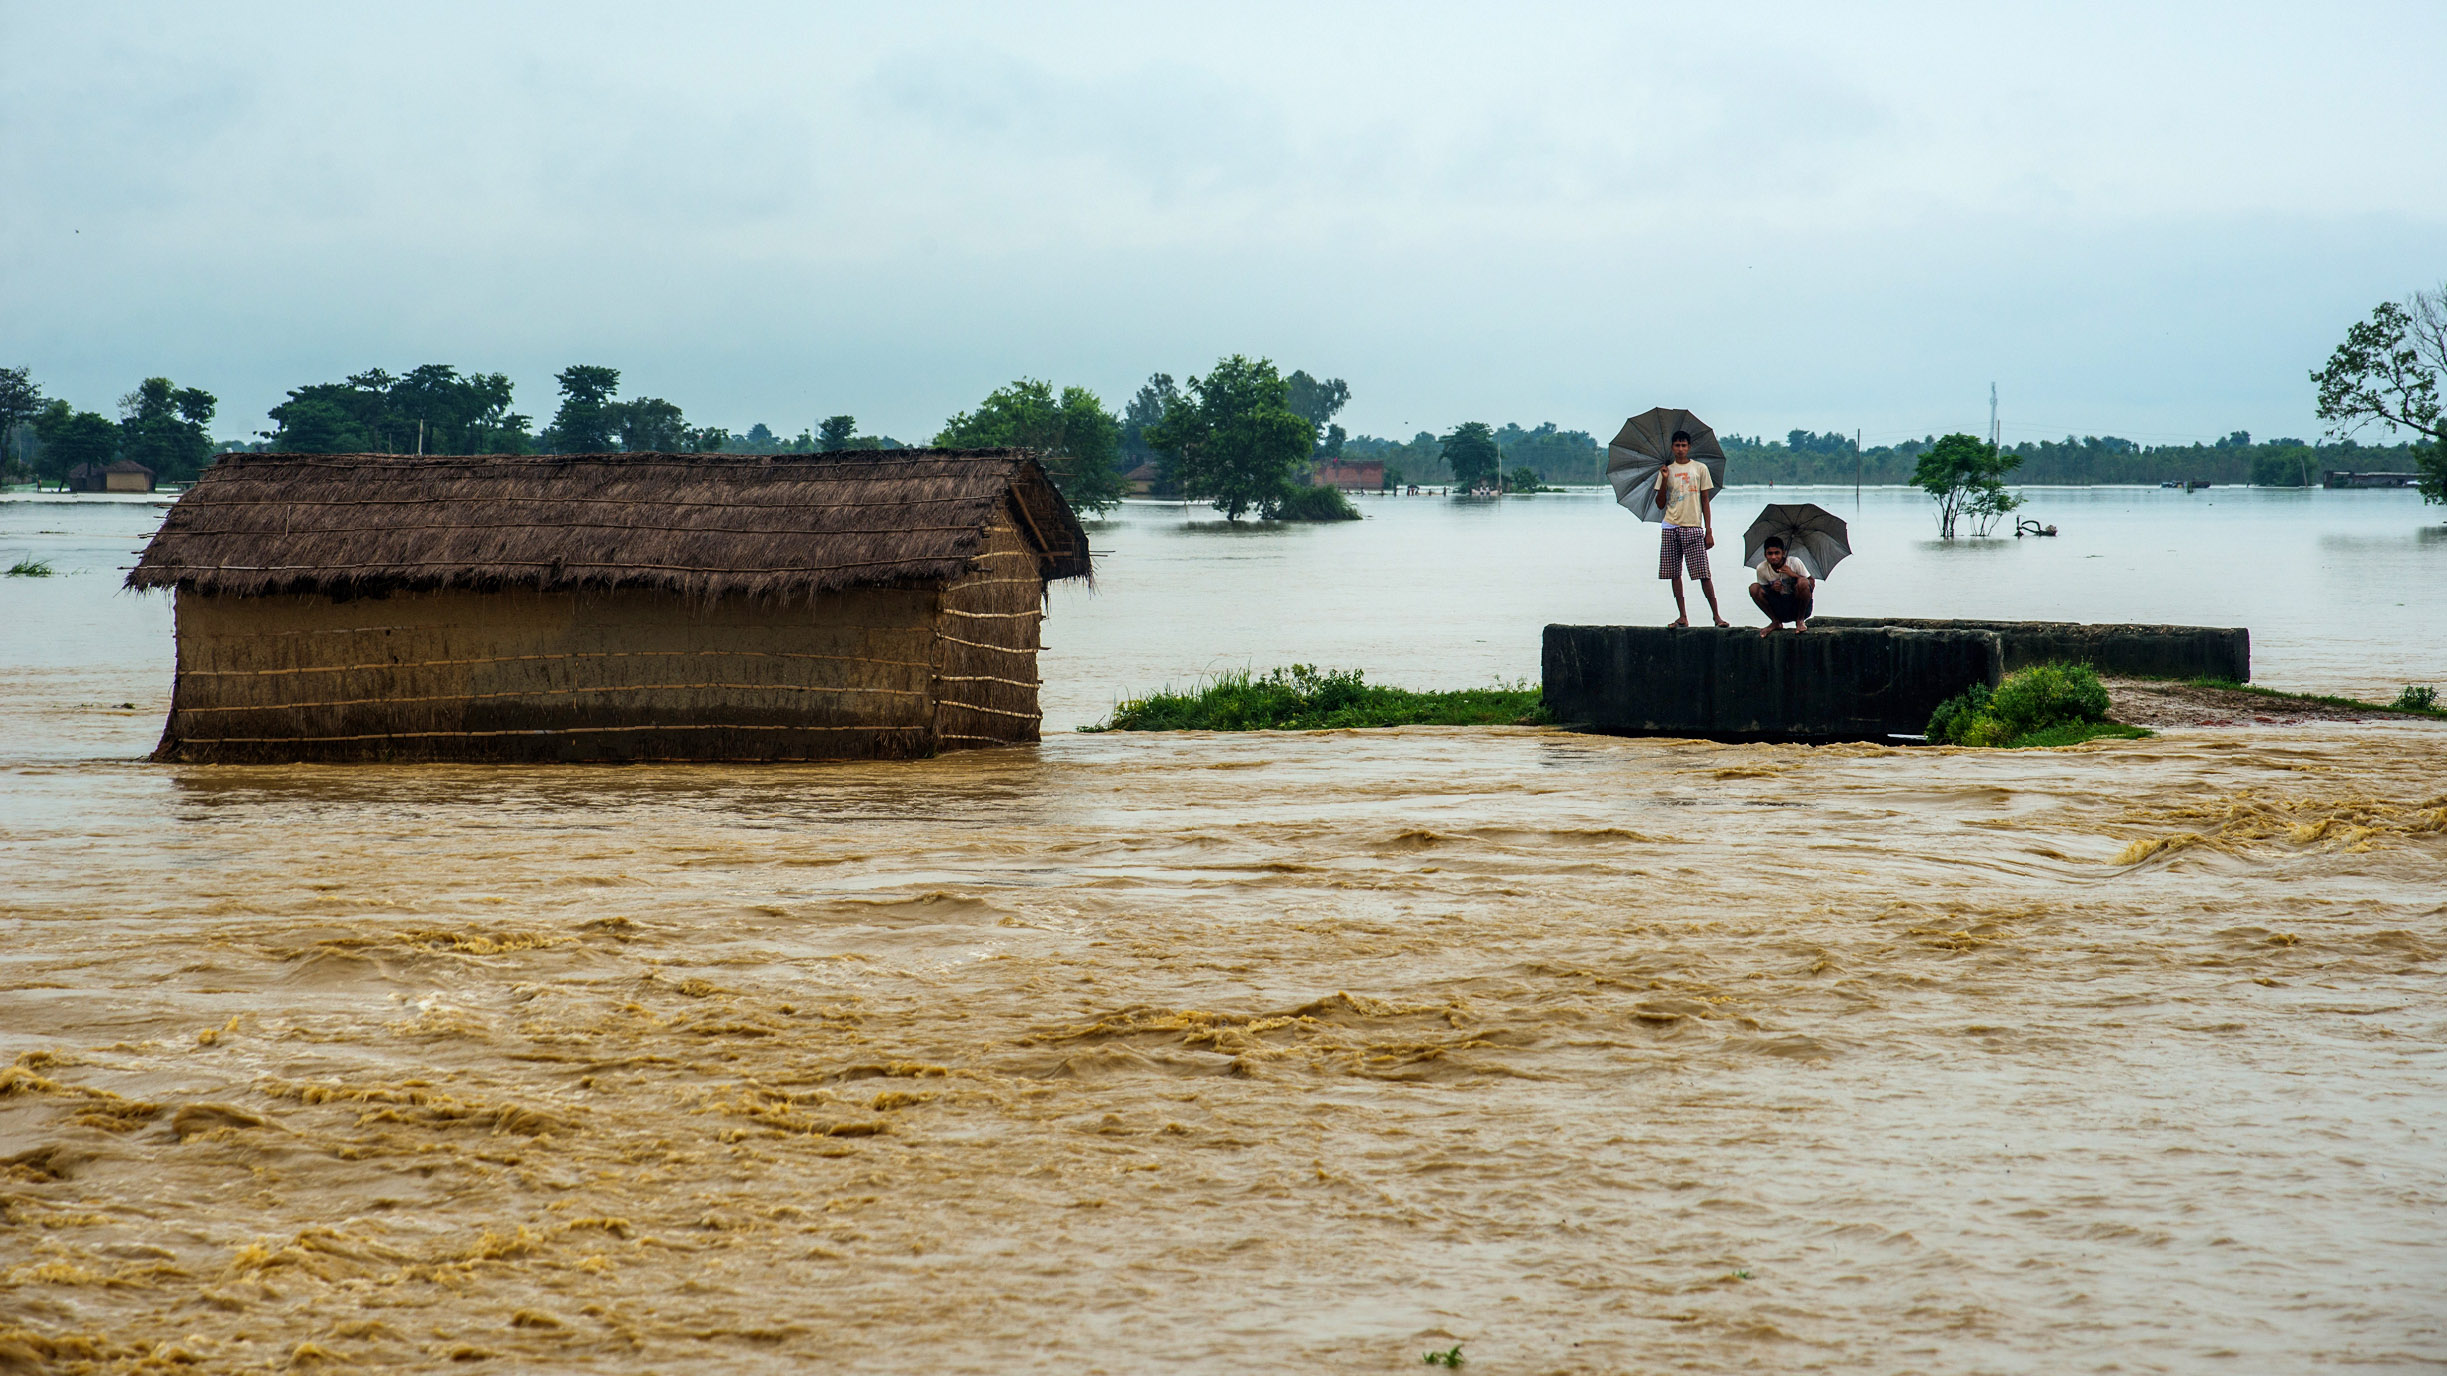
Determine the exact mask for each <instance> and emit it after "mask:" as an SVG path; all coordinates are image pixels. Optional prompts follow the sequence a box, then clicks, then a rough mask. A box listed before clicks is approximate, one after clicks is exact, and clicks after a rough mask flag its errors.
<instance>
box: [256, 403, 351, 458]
mask: <svg viewBox="0 0 2447 1376" xmlns="http://www.w3.org/2000/svg"><path fill="white" fill-rule="evenodd" d="M308 390H311V389H308V388H298V389H295V390H293V391H291V392H290V393H289V400H287V401H284V402H282V403H281V404H280V405H278V406H275V407H273V408H272V411H271V416H272V422H273V424H274V426H275V427H276V428H275V429H274V431H273V434H272V447H273V448H274V449H276V450H279V451H281V452H283V453H290V454H367V453H372V452H375V450H376V445H375V444H374V443H373V441H372V440H370V439H369V438H367V436H366V433H365V430H364V428H363V427H362V426H360V425H359V424H358V422H357V418H356V417H355V416H354V415H352V414H350V409H349V408H348V407H347V406H346V405H345V404H343V403H342V402H340V401H337V400H334V399H333V398H331V397H328V396H302V395H300V393H302V392H305V391H308Z"/></svg>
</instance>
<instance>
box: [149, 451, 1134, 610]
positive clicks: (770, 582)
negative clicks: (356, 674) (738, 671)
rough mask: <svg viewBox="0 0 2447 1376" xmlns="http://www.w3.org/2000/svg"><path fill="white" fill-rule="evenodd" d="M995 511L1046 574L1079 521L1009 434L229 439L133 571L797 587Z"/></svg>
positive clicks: (373, 591)
mask: <svg viewBox="0 0 2447 1376" xmlns="http://www.w3.org/2000/svg"><path fill="white" fill-rule="evenodd" d="M998 510H999V511H1008V512H1010V513H1011V515H1012V518H1013V519H1014V520H1015V521H1016V523H1017V524H1018V525H1019V527H1020V529H1021V530H1023V531H1025V532H1027V533H1028V535H1029V537H1030V539H1031V540H1032V541H1033V542H1034V543H1035V544H1036V545H1037V547H1038V549H1039V550H1040V551H1041V552H1042V554H1043V555H1044V568H1045V573H1046V576H1047V577H1048V578H1076V577H1083V576H1086V575H1087V574H1088V572H1089V565H1088V542H1087V535H1086V533H1085V532H1084V531H1082V530H1081V529H1080V527H1079V518H1078V517H1077V516H1075V515H1074V514H1072V512H1071V508H1070V504H1069V503H1068V502H1066V501H1064V500H1063V499H1062V494H1061V493H1059V492H1057V491H1056V490H1055V489H1054V486H1053V484H1052V483H1051V482H1050V481H1048V480H1047V479H1046V476H1045V470H1044V469H1043V468H1042V467H1040V466H1039V465H1038V463H1037V461H1036V459H1035V458H1034V457H1033V456H1032V455H1030V454H1029V453H1027V452H1026V451H1024V450H1016V449H971V450H955V449H886V450H869V451H863V452H851V453H843V454H566V455H550V456H541V457H530V456H512V455H500V454H493V455H481V456H476V457H471V458H411V457H408V456H405V455H399V454H231V455H226V456H224V457H223V458H222V459H221V461H220V462H218V463H216V464H214V465H213V466H212V467H211V468H209V469H206V470H205V472H204V476H203V477H202V478H201V479H200V480H198V481H197V483H196V484H195V486H194V487H191V488H189V489H188V490H187V493H186V495H184V496H182V497H181V498H179V500H178V503H177V505H175V506H173V507H171V509H170V514H169V517H168V518H167V519H166V520H164V521H163V522H162V526H161V530H160V532H159V533H158V534H156V535H155V536H154V537H153V542H152V544H150V545H148V546H146V548H145V552H144V557H143V558H142V559H140V560H138V561H137V563H136V567H135V570H134V571H133V572H131V573H130V574H128V578H127V582H128V586H129V587H132V588H166V587H177V588H181V589H184V590H187V591H192V592H202V593H209V594H263V593H322V594H326V595H330V596H335V597H357V596H372V595H379V594H382V593H386V592H392V591H414V590H426V589H436V588H481V589H534V590H539V591H574V590H580V589H596V590H608V589H612V588H651V589H660V590H664V591H670V592H677V593H682V594H686V595H690V596H699V597H715V596H723V595H728V594H748V595H752V596H760V597H778V598H800V597H806V596H810V595H813V594H815V593H820V592H832V591H836V590H839V589H844V588H860V587H886V586H890V587H906V586H918V585H926V584H933V583H942V582H946V581H949V580H951V579H953V578H956V577H958V576H960V574H961V573H963V572H964V571H966V570H967V569H968V567H969V563H970V560H971V559H973V558H974V557H976V556H977V555H978V554H980V553H982V552H983V550H984V549H985V535H986V529H987V527H988V526H989V525H990V524H991V523H992V521H993V519H994V516H995V514H996V512H997V511H998Z"/></svg>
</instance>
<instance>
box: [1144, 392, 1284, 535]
mask: <svg viewBox="0 0 2447 1376" xmlns="http://www.w3.org/2000/svg"><path fill="white" fill-rule="evenodd" d="M1286 391H1287V389H1286V387H1285V385H1284V381H1283V378H1282V376H1281V375H1280V374H1279V373H1277V372H1276V371H1275V366H1274V363H1273V361H1272V360H1269V359H1263V358H1261V359H1258V360H1255V361H1254V362H1253V361H1251V360H1250V359H1248V358H1247V357H1244V356H1243V355H1240V354H1234V355H1232V356H1231V357H1230V358H1225V359H1218V360H1217V361H1216V364H1215V366H1214V367H1213V368H1211V369H1209V370H1208V371H1207V374H1206V376H1205V377H1203V378H1200V377H1193V378H1191V379H1190V380H1189V385H1188V386H1187V387H1185V388H1183V389H1182V393H1181V396H1180V398H1179V400H1178V401H1176V402H1175V403H1174V404H1173V405H1172V406H1171V407H1170V408H1168V409H1167V410H1166V411H1165V413H1164V418H1163V419H1162V420H1161V421H1159V422H1157V423H1156V424H1154V425H1152V426H1149V427H1148V429H1147V442H1148V444H1149V445H1151V446H1153V447H1154V449H1155V450H1156V452H1157V453H1159V454H1162V455H1164V456H1165V457H1166V458H1167V459H1168V460H1169V461H1170V465H1171V470H1172V475H1173V478H1174V480H1175V481H1176V482H1178V483H1179V484H1180V486H1181V489H1182V490H1183V491H1184V492H1186V493H1188V494H1189V495H1190V496H1193V497H1203V498H1205V499H1206V500H1207V501H1209V502H1211V503H1212V504H1213V505H1214V507H1215V509H1216V510H1217V511H1220V512H1222V513H1223V514H1224V519H1226V520H1228V521H1238V520H1239V519H1240V518H1241V517H1242V516H1243V515H1245V514H1247V513H1248V512H1249V511H1251V510H1252V509H1256V510H1259V511H1264V510H1267V509H1269V508H1272V507H1279V506H1280V505H1281V504H1282V502H1283V501H1284V500H1285V499H1286V498H1287V497H1288V495H1289V494H1290V492H1291V489H1292V487H1293V486H1294V485H1295V482H1296V480H1297V479H1298V477H1299V476H1300V473H1301V469H1302V466H1303V465H1305V464H1306V463H1307V462H1308V456H1309V451H1310V450H1311V448H1312V447H1314V445H1315V443H1316V436H1317V431H1316V427H1315V425H1314V424H1312V423H1311V422H1310V420H1309V419H1308V417H1306V416H1303V415H1300V414H1299V413H1298V412H1295V411H1293V410H1292V409H1291V407H1290V405H1289V404H1288V402H1287V399H1286Z"/></svg>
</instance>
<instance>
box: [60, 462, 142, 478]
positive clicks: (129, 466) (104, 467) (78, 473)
mask: <svg viewBox="0 0 2447 1376" xmlns="http://www.w3.org/2000/svg"><path fill="white" fill-rule="evenodd" d="M105 473H142V474H143V475H145V476H146V477H148V478H150V477H152V476H153V470H152V469H150V468H147V467H145V466H144V465H143V464H140V463H138V462H136V461H135V460H134V459H113V460H111V461H110V462H109V463H81V464H78V465H77V466H76V467H74V468H71V469H69V470H68V476H69V477H70V478H71V479H75V478H88V477H90V478H98V477H101V476H102V475H103V474H105Z"/></svg>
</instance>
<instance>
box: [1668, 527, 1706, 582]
mask: <svg viewBox="0 0 2447 1376" xmlns="http://www.w3.org/2000/svg"><path fill="white" fill-rule="evenodd" d="M1677 559H1680V560H1681V561H1682V566H1683V567H1684V568H1686V569H1688V570H1690V573H1691V576H1692V577H1693V578H1696V579H1698V580H1699V581H1700V582H1702V583H1705V582H1707V581H1708V532H1707V531H1705V530H1703V529H1701V528H1700V527H1698V526H1667V527H1666V528H1665V540H1664V542H1663V543H1662V544H1660V545H1658V546H1657V576H1658V577H1659V578H1671V577H1673V576H1674V562H1675V560H1677Z"/></svg>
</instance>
